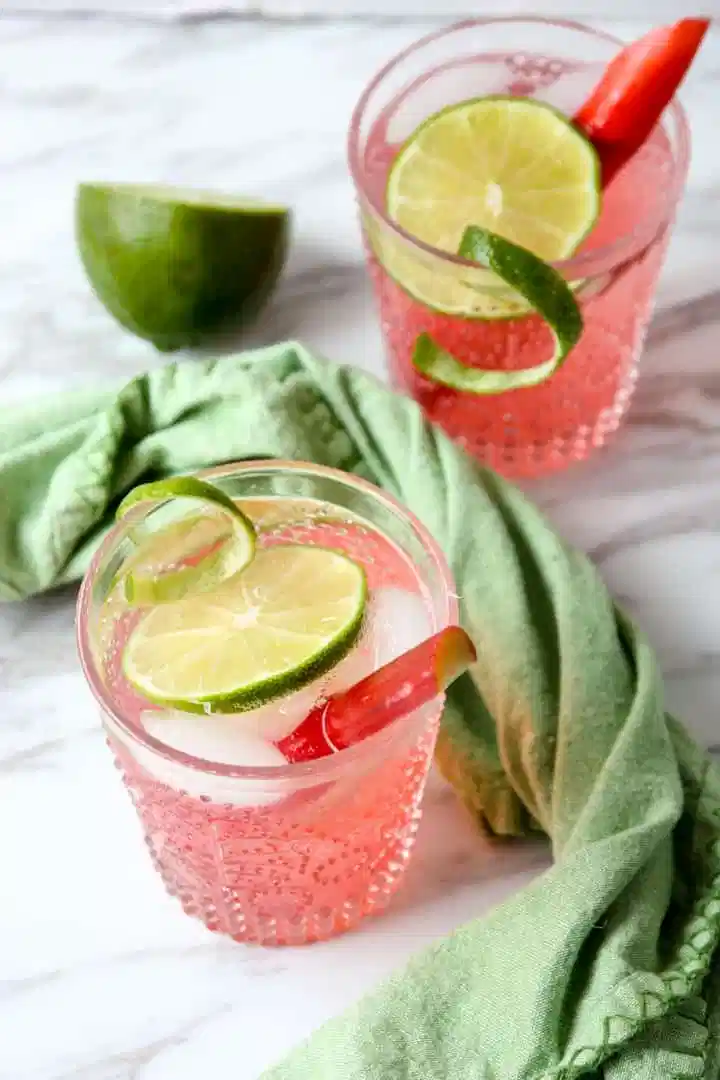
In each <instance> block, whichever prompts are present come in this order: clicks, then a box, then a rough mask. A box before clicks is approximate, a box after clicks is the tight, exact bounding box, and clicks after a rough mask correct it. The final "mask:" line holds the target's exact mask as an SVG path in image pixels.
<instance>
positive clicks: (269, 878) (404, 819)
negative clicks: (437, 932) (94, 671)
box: [108, 714, 439, 945]
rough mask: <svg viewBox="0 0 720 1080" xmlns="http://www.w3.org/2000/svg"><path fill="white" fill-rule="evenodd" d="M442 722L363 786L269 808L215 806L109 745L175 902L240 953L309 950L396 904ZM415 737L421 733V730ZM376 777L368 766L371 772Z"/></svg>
mask: <svg viewBox="0 0 720 1080" xmlns="http://www.w3.org/2000/svg"><path fill="white" fill-rule="evenodd" d="M438 719H439V718H438V715H437V714H435V715H433V716H430V717H429V718H428V721H427V723H426V724H425V726H424V727H423V728H422V729H421V733H420V734H419V735H417V734H416V736H415V739H414V742H413V743H412V744H411V745H410V746H408V743H407V741H405V743H404V745H401V746H400V747H395V748H393V749H392V750H391V751H390V753H389V755H388V756H386V757H385V758H384V760H382V761H380V762H378V761H377V760H373V761H372V762H371V765H372V769H371V771H365V772H364V773H363V775H362V777H358V775H357V773H353V772H349V773H348V775H346V776H345V775H343V776H342V777H341V778H340V779H335V780H333V781H331V782H329V783H325V784H320V785H315V786H313V787H310V788H304V789H300V790H297V791H295V792H294V793H292V794H290V795H289V796H288V797H286V798H283V800H282V801H281V802H277V803H274V804H271V805H260V806H253V807H249V806H235V805H230V804H219V803H214V802H212V801H210V800H209V799H207V798H206V797H196V796H193V795H189V794H187V793H186V792H182V791H178V790H176V789H175V788H173V787H170V786H168V785H167V784H166V783H163V782H161V781H160V780H158V779H156V778H154V777H153V776H152V775H151V774H150V773H149V772H148V771H146V769H144V768H143V767H142V766H141V765H140V764H139V763H138V762H137V760H136V759H135V757H134V756H133V754H132V751H131V750H130V749H129V748H128V746H127V745H125V744H123V743H121V742H120V741H119V740H118V739H116V738H113V737H112V736H111V735H110V736H109V737H108V742H109V745H110V747H111V749H112V751H113V754H114V756H115V762H116V764H117V766H118V768H119V769H120V770H121V772H122V774H123V778H124V780H125V784H126V786H127V788H128V791H129V793H130V796H131V798H132V800H133V803H134V804H135V807H136V810H137V812H138V816H139V818H140V821H141V824H142V827H143V830H144V833H145V842H146V844H147V846H148V849H149V851H150V855H151V857H152V861H153V863H154V865H155V867H156V869H157V870H158V871H159V872H160V874H161V876H162V879H163V881H164V883H165V886H166V888H167V890H168V892H170V894H171V895H173V896H176V897H177V898H178V899H179V900H180V903H181V904H182V906H183V908H184V910H185V911H186V912H187V914H188V915H194V916H197V917H198V918H200V919H201V920H202V921H203V922H204V923H205V925H206V926H207V927H208V929H209V930H213V931H217V932H220V933H224V934H229V935H230V937H232V938H234V939H235V940H236V941H244V942H254V943H257V944H261V945H302V944H306V943H309V942H312V941H317V940H321V939H323V938H328V937H331V936H332V935H334V934H337V933H339V932H342V931H345V930H348V929H350V928H351V927H353V926H354V925H355V924H356V923H358V922H359V921H360V920H361V919H362V918H363V917H364V916H366V915H370V914H375V913H377V912H379V911H381V910H382V909H383V908H384V907H385V906H386V905H387V904H388V902H389V901H390V899H391V897H392V896H393V894H394V893H395V890H396V889H397V887H398V885H399V883H400V880H401V878H402V875H403V872H404V870H405V867H406V864H407V861H408V859H409V856H410V852H411V849H412V847H413V844H414V841H415V835H416V832H417V828H418V823H419V820H420V800H421V797H422V792H423V788H424V785H425V780H426V777H427V774H428V770H429V767H430V761H431V758H432V752H433V746H434V742H435V735H436V731H437V724H438ZM415 730H416V729H415ZM366 768H367V766H366Z"/></svg>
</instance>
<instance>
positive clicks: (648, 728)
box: [0, 344, 720, 1080]
mask: <svg viewBox="0 0 720 1080" xmlns="http://www.w3.org/2000/svg"><path fill="white" fill-rule="evenodd" d="M258 457H285V458H295V459H298V460H309V461H315V462H319V463H322V464H326V465H333V466H335V467H337V468H341V469H345V470H348V471H350V472H353V473H356V474H358V475H361V476H364V477H365V478H367V479H370V480H372V481H374V482H375V483H377V484H379V485H380V486H382V487H384V488H385V489H387V490H388V491H390V492H392V493H393V494H394V495H396V496H397V497H398V498H399V499H400V500H402V501H403V502H404V503H406V504H407V505H408V506H409V507H410V508H411V509H412V510H413V511H414V512H415V513H416V514H417V515H418V516H419V517H420V518H421V519H422V520H423V521H424V523H425V524H426V525H427V526H428V528H429V529H430V530H431V531H432V533H433V534H434V535H435V536H436V537H437V539H438V540H439V542H440V543H441V545H442V546H443V548H444V550H445V553H446V555H447V556H448V559H449V561H450V563H451V565H452V568H453V571H454V574H455V577H456V581H457V586H458V592H459V594H460V598H461V604H462V618H463V622H464V625H465V626H466V628H467V630H468V631H469V633H470V634H471V635H472V637H473V639H474V641H475V643H476V645H477V648H478V655H479V659H478V662H477V664H476V665H475V667H474V669H473V672H472V675H471V676H470V675H468V676H465V677H464V678H463V679H461V680H459V681H458V683H456V684H455V686H454V687H453V689H452V692H451V694H450V695H449V700H448V706H447V709H446V713H445V717H444V721H443V726H442V732H441V736H440V741H439V745H438V760H439V763H440V766H441V768H442V769H443V771H444V772H445V774H446V776H447V777H448V778H449V780H450V781H451V783H452V784H453V785H454V787H455V788H456V790H457V792H458V794H459V796H460V797H461V798H462V799H463V801H464V802H465V803H466V805H467V806H468V807H469V808H470V809H471V811H472V812H473V813H474V814H475V816H476V817H477V819H478V821H479V822H480V823H481V824H482V825H483V826H484V827H487V828H490V829H491V830H493V831H494V832H496V833H498V834H503V835H521V834H523V833H524V832H525V831H527V830H529V829H533V828H540V829H542V830H544V831H545V832H546V833H547V835H548V836H549V837H550V840H551V843H552V848H553V854H554V865H553V867H552V869H551V870H549V871H548V872H547V873H545V874H544V875H542V876H541V877H540V878H538V879H537V880H536V881H534V882H533V883H532V884H531V885H530V886H529V887H528V888H526V889H524V890H523V891H522V892H520V893H518V894H517V895H515V896H514V897H513V898H512V899H510V900H509V901H507V902H506V903H504V904H503V905H501V906H500V907H499V908H497V909H496V910H495V911H494V912H493V913H491V915H490V916H489V917H486V918H484V919H481V920H478V921H476V922H472V923H470V924H469V925H467V926H465V927H463V928H461V929H460V930H458V931H457V932H456V933H455V934H453V935H452V936H451V937H450V938H448V939H447V940H445V941H443V942H440V943H439V944H437V945H435V946H433V947H432V948H430V949H428V950H427V951H425V952H424V953H422V954H420V955H419V956H418V957H417V958H416V959H414V960H413V961H411V963H410V964H409V966H408V967H407V968H406V969H405V970H404V971H401V972H399V973H398V974H397V975H396V976H394V977H393V978H392V979H390V980H389V981H388V982H387V983H385V984H384V985H383V986H381V987H380V988H379V989H377V990H376V991H374V992H373V993H371V994H370V995H369V996H367V997H366V998H365V999H363V1000H362V1001H361V1002H359V1004H357V1005H356V1006H355V1007H353V1008H352V1009H351V1010H350V1011H349V1012H347V1013H346V1014H345V1015H343V1016H341V1017H339V1018H338V1019H335V1020H333V1021H331V1022H330V1023H328V1024H327V1025H325V1026H324V1027H323V1028H322V1029H321V1030H320V1031H319V1032H317V1033H316V1034H315V1035H314V1036H313V1037H312V1038H311V1039H310V1040H309V1041H308V1042H307V1043H306V1044H305V1045H303V1046H301V1047H300V1048H299V1049H298V1050H296V1051H295V1052H294V1053H293V1054H292V1055H290V1057H289V1058H288V1059H287V1060H286V1061H284V1062H283V1063H281V1064H280V1065H278V1066H277V1067H276V1068H274V1069H272V1070H270V1072H269V1073H267V1074H266V1076H267V1080H309V1078H312V1080H324V1078H327V1080H330V1078H331V1077H332V1078H333V1080H337V1078H341V1080H570V1078H572V1077H576V1076H589V1077H593V1078H595V1080H599V1078H600V1077H603V1078H605V1080H651V1078H652V1080H656V1078H657V1080H659V1078H667V1080H687V1078H690V1077H704V1078H708V1080H710V1078H713V1080H715V1078H717V1077H718V1075H719V1074H720V965H718V963H717V958H718V957H717V952H718V941H719V938H720V774H719V772H718V770H717V768H716V767H715V766H714V765H712V764H711V763H710V761H709V759H708V758H707V756H706V755H705V754H704V753H703V752H702V751H700V750H699V749H698V748H697V747H696V746H695V745H694V743H693V742H692V740H691V739H690V738H689V736H688V735H687V734H686V733H685V731H684V730H683V728H682V727H681V726H680V725H679V724H678V723H676V722H675V721H674V720H673V719H672V718H670V717H668V716H667V715H666V714H665V712H664V707H663V692H662V682H661V678H660V675H659V673H658V671H657V667H656V664H655V659H654V656H653V654H652V651H651V649H650V648H649V646H648V644H647V643H646V641H645V640H644V639H643V637H642V636H641V635H640V634H639V632H638V631H637V630H636V629H635V627H634V626H633V625H632V624H631V623H630V622H629V621H628V620H627V619H626V618H625V617H624V616H623V615H622V614H621V613H620V612H618V611H617V609H616V608H615V607H614V605H613V603H612V601H611V599H610V598H609V596H608V594H607V592H606V590H605V588H604V586H603V585H602V583H601V582H600V580H599V579H598V577H597V575H596V573H595V571H594V570H593V568H592V566H591V565H590V563H589V562H588V561H587V559H586V558H585V557H584V556H582V555H580V554H579V553H577V552H575V551H573V550H571V549H569V548H567V547H566V546H565V545H564V544H563V543H562V541H561V540H560V539H559V538H558V537H557V536H556V535H555V533H554V532H553V531H552V529H551V528H550V527H549V525H548V524H547V523H546V522H545V521H544V520H543V518H542V516H541V515H540V513H539V512H538V511H537V510H536V509H535V508H534V507H533V506H532V505H531V504H530V503H529V502H528V501H527V500H526V499H525V498H524V497H523V496H522V495H521V494H520V493H519V492H518V491H517V490H516V489H515V488H513V487H512V486H511V485H509V484H507V483H505V482H503V481H502V480H500V479H499V478H498V477H496V476H494V475H493V474H492V473H490V472H488V471H486V470H483V469H481V468H479V467H478V466H477V465H476V464H475V463H473V462H472V461H471V460H470V459H469V458H468V457H466V456H465V455H464V454H463V453H462V452H461V451H460V450H459V449H457V448H456V447H455V446H454V445H453V444H452V443H450V442H449V441H448V440H447V439H446V438H445V437H444V436H443V435H442V434H441V433H440V432H439V431H438V430H437V429H436V428H434V427H432V426H431V425H429V424H428V423H427V422H426V421H425V420H424V419H423V417H422V415H421V412H420V410H419V409H418V408H417V406H416V405H414V404H413V403H412V402H410V401H408V400H406V399H404V398H402V397H399V396H397V395H394V394H392V393H390V392H389V391H388V390H386V389H385V388H383V387H382V386H381V385H380V384H379V383H377V382H376V381H375V380H373V379H372V378H370V377H369V376H367V375H365V374H362V373H361V372H358V371H354V370H351V369H347V368H343V367H339V366H337V365H334V364H331V363H328V362H326V361H321V360H318V359H315V358H314V357H312V356H311V355H310V354H309V353H308V352H307V351H306V350H305V349H303V348H302V347H301V346H299V345H294V344H287V345H281V346H276V347H274V348H269V349H264V350H258V351H256V352H254V353H249V354H246V355H243V356H238V357H229V358H225V359H221V360H217V361H212V362H188V363H181V364H172V365H170V366H168V367H165V368H163V369H162V370H158V371H154V372H152V373H151V374H148V375H145V376H141V377H139V378H137V379H134V380H133V381H132V382H130V383H129V384H128V385H127V386H126V387H125V388H124V389H123V390H121V391H120V392H119V393H117V392H115V391H111V392H99V393H96V394H95V393H89V394H83V395H79V396H76V395H73V396H67V397H55V398H53V399H52V400H49V401H45V402H41V403H39V404H36V405H34V406H32V407H27V408H18V407H17V406H13V407H12V409H8V408H6V409H5V410H3V415H2V417H1V418H0V598H2V599H5V600H13V599H20V598H22V597H26V596H29V595H31V594H33V593H36V592H39V591H41V590H43V589H47V588H49V587H50V586H53V585H55V584H59V583H62V582H66V581H70V580H73V579H75V578H77V577H78V576H79V575H80V573H81V572H82V570H83V569H84V567H85V566H86V564H87V562H88V559H89V557H90V554H91V553H92V550H93V549H94V547H95V545H96V544H97V542H98V539H99V537H100V536H101V535H102V534H103V532H104V531H105V530H106V529H107V528H108V526H109V524H110V522H111V519H112V513H113V509H114V507H115V506H116V505H117V503H118V501H119V499H120V498H121V496H122V495H123V493H124V492H126V491H127V490H128V488H130V487H131V486H133V485H134V484H136V483H137V482H139V481H143V480H147V479H151V478H157V477H160V476H165V475H168V474H172V473H179V472H188V471H192V470H195V469H197V468H200V467H201V466H204V465H209V464H211V463H217V462H222V461H234V460H240V459H243V458H258ZM241 1052H242V1049H241V1046H240V1045H239V1047H238V1053H241Z"/></svg>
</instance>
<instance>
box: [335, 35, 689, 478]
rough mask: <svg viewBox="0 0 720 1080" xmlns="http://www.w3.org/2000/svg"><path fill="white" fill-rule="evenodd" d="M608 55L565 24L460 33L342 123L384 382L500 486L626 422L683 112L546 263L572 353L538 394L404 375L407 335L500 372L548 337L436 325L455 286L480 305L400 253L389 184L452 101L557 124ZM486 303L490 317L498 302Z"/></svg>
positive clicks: (452, 265)
mask: <svg viewBox="0 0 720 1080" xmlns="http://www.w3.org/2000/svg"><path fill="white" fill-rule="evenodd" d="M620 45H621V43H620V42H619V41H617V40H615V39H614V38H611V37H609V36H607V35H605V34H600V33H597V32H595V31H593V30H590V29H589V28H586V27H583V26H581V25H579V24H575V23H569V22H550V21H548V20H544V19H540V18H507V19H487V20H486V19H479V20H472V21H468V22H464V23H461V24H458V25H457V26H452V27H450V28H448V29H446V30H442V31H440V32H439V33H436V34H433V35H431V36H429V37H426V38H424V39H423V40H421V41H419V42H417V43H416V44H415V45H413V46H411V47H410V48H409V49H407V50H406V51H405V52H403V53H401V54H400V55H399V56H397V57H395V58H394V59H393V60H391V61H390V62H389V63H388V64H387V65H386V67H385V68H383V70H382V71H380V72H379V74H378V75H377V76H376V77H375V79H374V80H373V81H372V82H371V84H370V85H369V86H368V88H367V89H366V91H365V92H364V94H363V95H362V97H361V99H360V101H359V103H358V105H357V107H356V109H355V112H354V115H353V118H352V123H351V128H350V135H349V148H348V149H349V162H350V169H351V173H352V177H353V180H354V183H355V187H356V193H357V200H358V205H359V211H360V219H361V224H362V230H363V237H364V242H365V249H366V253H367V262H368V268H369V272H370V276H371V278H372V282H373V286H374V291H375V296H376V299H377V304H378V308H379V312H380V320H381V326H382V333H383V337H384V340H385V346H386V352H387V357H388V364H389V369H390V376H391V379H392V382H393V384H394V385H395V386H396V387H397V388H399V389H401V390H403V391H405V392H407V393H409V394H410V395H411V396H412V397H414V398H415V399H416V400H417V401H418V402H419V403H420V404H421V405H422V406H423V408H424V409H425V411H426V413H427V415H428V416H429V417H430V419H432V420H434V421H436V422H437V423H438V424H440V426H441V427H443V428H444V429H445V431H446V432H447V433H448V434H449V435H450V436H451V437H452V438H454V439H455V440H456V441H457V442H458V443H460V445H462V446H463V447H465V448H466V449H467V450H468V451H469V452H470V453H472V454H474V455H475V456H476V457H478V458H479V459H481V460H482V461H484V462H486V463H487V464H489V465H491V466H492V467H494V468H495V469H497V470H498V471H500V472H502V473H504V474H505V475H507V476H511V477H520V476H533V475H539V474H541V473H545V472H549V471H552V470H555V469H558V468H562V467H563V466H565V465H566V464H568V463H570V462H571V461H580V460H583V459H584V458H586V457H587V456H588V454H590V453H591V451H592V450H593V448H596V447H599V446H602V445H603V443H604V442H605V441H606V439H607V438H608V436H609V435H610V434H611V433H612V432H614V431H615V430H616V428H617V427H618V426H619V424H620V421H621V419H622V417H623V416H624V414H625V412H626V411H627V408H628V405H629V402H630V398H631V395H632V392H633V389H634V386H635V382H636V378H637V364H638V359H639V356H640V353H641V350H642V345H643V341H644V337H645V332H646V330H647V326H648V323H649V320H650V316H651V313H652V307H653V302H654V297H655V290H656V286H657V279H658V275H659V273H660V269H661V267H662V262H663V257H664V254H665V249H666V246H667V241H668V238H669V233H670V229H671V226H672V223H673V220H674V216H675V210H676V206H677V202H678V199H679V198H680V196H681V194H682V190H683V187H684V184H685V179H686V174H687V167H688V157H689V132H688V127H687V123H686V120H685V116H684V113H683V111H682V109H681V108H680V106H679V105H677V104H673V105H672V106H671V107H670V108H669V109H668V110H667V111H666V115H665V118H664V120H663V123H662V126H661V127H658V128H657V129H656V131H655V133H654V134H653V136H652V137H651V139H650V140H649V141H648V143H647V144H646V145H645V147H643V149H642V150H641V151H640V152H639V153H638V154H637V155H636V156H635V158H634V159H633V160H632V161H631V162H630V164H629V165H628V166H627V167H626V168H625V169H624V170H622V171H621V172H620V173H619V174H618V176H617V177H616V179H615V180H614V181H613V183H612V184H611V185H610V187H609V188H608V191H607V192H606V193H605V196H604V202H603V211H602V214H601V217H600V219H599V221H598V222H597V223H596V225H595V226H594V228H593V229H592V231H591V233H590V235H589V237H588V238H587V239H586V241H585V242H584V243H583V245H582V247H581V249H580V251H579V253H577V254H576V255H575V256H573V258H572V259H569V260H566V261H565V262H562V263H558V264H557V268H558V269H559V270H560V272H561V273H562V274H563V275H564V276H565V277H566V278H567V280H568V281H570V282H571V283H572V284H573V287H574V289H575V292H576V295H577V297H578V300H579V302H580V305H581V307H582V312H583V317H584V332H583V335H582V339H581V341H580V343H579V345H578V346H577V347H576V348H575V349H574V351H573V352H572V353H571V355H570V357H569V358H568V360H567V362H566V363H565V365H564V366H563V367H562V368H561V369H560V370H559V371H558V372H556V373H555V374H554V375H553V376H552V377H551V378H550V379H549V380H547V381H546V382H545V383H542V384H541V385H539V386H536V387H530V388H527V389H522V390H513V391H509V392H506V393H503V394H495V395H479V394H472V393H469V392H465V391H458V390H453V389H450V388H448V387H445V386H442V385H440V384H438V383H435V382H433V381H431V380H430V379H429V378H428V377H426V376H425V375H424V374H423V373H421V372H420V371H419V370H418V369H417V368H416V367H415V366H414V365H413V362H412V356H413V350H414V346H415V342H416V340H417V338H418V336H419V335H420V334H422V333H429V334H430V335H431V336H432V337H433V338H434V339H435V341H436V342H437V343H438V344H439V345H440V346H442V347H443V348H445V349H447V350H448V351H449V352H450V353H451V354H452V355H453V356H455V357H456V358H457V359H458V360H459V361H461V362H462V363H465V364H467V365H468V366H470V367H473V366H475V367H484V368H496V369H498V370H513V369H519V368H526V367H533V366H535V365H536V364H540V363H542V362H543V361H545V360H547V359H548V358H549V357H550V356H551V355H552V348H553V345H552V340H551V337H550V334H549V332H548V329H547V327H546V326H545V325H544V323H543V322H542V320H540V319H539V318H538V317H537V316H535V315H530V316H523V317H512V318H505V317H503V318H479V317H475V318H472V317H465V316H458V315H451V314H447V313H444V312H443V310H442V298H443V297H445V298H447V297H451V296H453V295H456V294H453V288H454V286H455V285H456V284H457V282H458V281H462V282H465V283H470V284H471V285H472V287H473V288H474V289H476V290H479V291H481V292H482V291H483V289H484V291H485V293H486V294H487V278H485V284H484V285H483V283H482V281H481V280H480V279H479V278H478V279H477V281H475V280H474V277H477V268H476V267H473V264H472V263H469V262H466V261H465V260H463V259H460V258H459V257H456V256H453V255H450V254H447V253H445V252H441V251H439V250H437V249H435V248H432V247H430V246H428V245H427V244H424V243H422V242H420V241H418V240H416V239H414V238H413V237H412V236H410V235H409V234H408V233H406V232H405V231H404V230H402V229H401V228H399V227H398V226H397V225H396V224H395V223H394V222H393V221H392V220H391V219H390V218H389V216H388V214H387V212H386V209H385V187H386V183H387V178H388V174H389V170H390V168H391V166H392V163H393V160H394V158H395V156H396V154H397V153H398V150H399V148H400V146H401V145H402V144H403V142H404V141H405V140H406V139H407V138H408V137H409V136H410V135H411V134H412V132H413V131H414V130H415V129H416V128H417V126H418V125H419V124H420V123H422V121H423V120H424V119H426V118H427V117H428V116H431V115H432V114H433V113H435V112H436V111H437V110H439V109H441V108H444V107H446V106H449V105H452V104H454V103H457V102H460V101H464V100H468V99H471V98H474V97H482V96H485V95H488V94H512V95H522V96H527V97H536V98H538V99H540V100H543V101H546V102H549V103H550V104H553V105H555V106H556V107H557V108H559V109H560V110H561V111H563V112H566V113H567V114H569V115H572V114H573V113H574V112H575V110H576V109H577V107H578V106H579V105H580V104H581V103H582V101H583V100H584V99H585V96H586V95H587V93H588V91H589V90H590V89H591V88H592V86H594V85H595V84H596V83H597V81H598V79H599V77H600V75H601V73H602V71H603V68H604V66H605V64H606V63H607V61H608V59H609V58H610V57H611V56H613V55H614V54H615V53H616V52H617V50H618V48H619V47H620ZM557 197H558V198H562V192H558V194H557ZM428 213H429V214H432V207H431V206H429V207H428ZM429 294H431V295H432V296H433V297H438V298H439V300H438V303H437V304H436V305H433V306H429V305H428V303H427V302H423V299H422V297H424V298H425V300H427V297H428V295H429ZM507 295H508V294H505V296H506V297H507ZM492 296H493V298H494V300H495V301H496V302H500V303H502V300H503V293H502V291H501V290H498V289H495V290H494V291H493V293H492Z"/></svg>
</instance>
